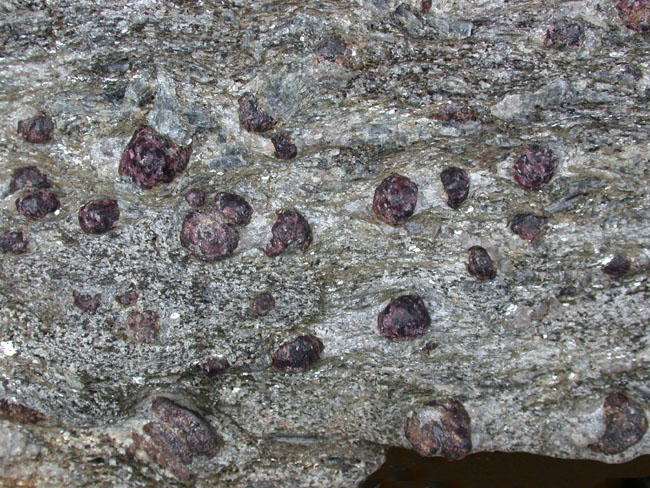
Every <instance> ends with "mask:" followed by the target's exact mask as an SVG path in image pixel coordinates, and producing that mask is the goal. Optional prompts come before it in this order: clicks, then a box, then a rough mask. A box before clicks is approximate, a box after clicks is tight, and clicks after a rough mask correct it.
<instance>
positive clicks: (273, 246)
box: [264, 210, 313, 257]
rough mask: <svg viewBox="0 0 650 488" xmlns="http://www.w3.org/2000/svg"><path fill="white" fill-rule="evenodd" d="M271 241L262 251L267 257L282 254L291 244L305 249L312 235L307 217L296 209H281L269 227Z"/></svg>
mask: <svg viewBox="0 0 650 488" xmlns="http://www.w3.org/2000/svg"><path fill="white" fill-rule="evenodd" d="M271 234H272V235H273V237H271V242H269V243H268V244H267V245H266V248H265V249H264V252H265V253H266V255H267V256H269V257H274V256H277V255H279V254H282V253H283V252H284V251H285V250H287V249H288V248H289V247H291V246H292V245H295V247H298V248H300V249H301V250H302V251H306V250H307V248H308V247H309V246H310V244H311V242H312V239H313V236H312V233H311V227H310V226H309V223H308V222H307V219H305V217H303V216H302V214H300V212H298V211H296V210H281V211H280V212H278V218H277V220H276V221H275V223H274V224H273V227H272V228H271Z"/></svg>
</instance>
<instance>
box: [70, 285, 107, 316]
mask: <svg viewBox="0 0 650 488" xmlns="http://www.w3.org/2000/svg"><path fill="white" fill-rule="evenodd" d="M72 297H73V298H74V304H75V306H77V308H80V309H81V310H85V311H86V312H93V313H94V312H96V311H97V309H98V308H99V306H100V305H101V303H102V294H101V293H97V294H96V295H91V294H90V293H81V292H78V291H76V290H74V291H73V292H72Z"/></svg>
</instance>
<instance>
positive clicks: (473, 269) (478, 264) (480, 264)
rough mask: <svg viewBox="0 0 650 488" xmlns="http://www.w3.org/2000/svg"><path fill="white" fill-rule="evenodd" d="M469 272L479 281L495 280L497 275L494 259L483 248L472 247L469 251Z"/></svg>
mask: <svg viewBox="0 0 650 488" xmlns="http://www.w3.org/2000/svg"><path fill="white" fill-rule="evenodd" d="M467 254H468V262H467V271H469V274H471V275H472V276H473V277H474V278H476V279H477V280H481V281H485V280H493V279H494V278H495V277H496V275H497V270H496V268H495V267H494V263H493V262H492V258H491V257H490V255H489V254H488V252H487V251H486V250H485V248H483V247H481V246H472V247H470V248H469V251H468V253H467Z"/></svg>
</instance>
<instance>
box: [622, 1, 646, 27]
mask: <svg viewBox="0 0 650 488" xmlns="http://www.w3.org/2000/svg"><path fill="white" fill-rule="evenodd" d="M616 7H617V9H618V15H619V16H620V17H621V20H623V25H624V26H625V27H627V28H628V29H631V30H633V31H637V32H643V33H648V32H650V1H649V0H619V1H618V4H617V6H616Z"/></svg>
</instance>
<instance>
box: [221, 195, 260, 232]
mask: <svg viewBox="0 0 650 488" xmlns="http://www.w3.org/2000/svg"><path fill="white" fill-rule="evenodd" d="M214 206H215V208H216V209H217V210H218V211H219V212H220V213H221V214H223V215H224V216H225V217H226V218H227V219H228V220H230V221H231V222H232V223H233V224H236V225H248V223H249V222H250V221H251V216H252V215H253V208H252V207H251V206H250V205H249V203H248V202H247V201H246V200H245V199H244V197H241V196H239V195H235V194H234V193H218V194H217V196H216V198H215V201H214Z"/></svg>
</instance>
